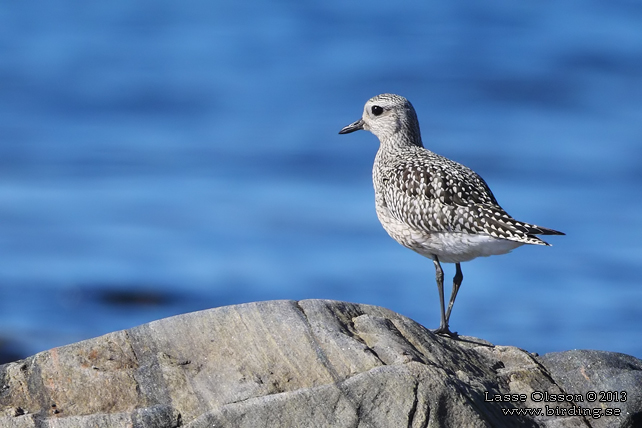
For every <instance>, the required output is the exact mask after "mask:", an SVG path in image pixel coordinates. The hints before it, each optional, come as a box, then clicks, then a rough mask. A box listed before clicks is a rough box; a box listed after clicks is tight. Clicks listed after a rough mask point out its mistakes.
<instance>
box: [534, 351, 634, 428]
mask: <svg viewBox="0 0 642 428" xmlns="http://www.w3.org/2000/svg"><path fill="white" fill-rule="evenodd" d="M540 361H541V362H542V364H544V365H545V366H546V367H547V368H548V370H549V372H550V374H551V377H552V378H553V379H554V380H555V383H557V384H558V385H560V387H561V388H562V389H563V390H565V391H568V392H571V391H572V392H573V393H574V394H575V393H579V394H580V397H581V398H582V399H583V400H584V401H583V402H577V403H576V404H577V405H578V406H581V407H590V408H600V409H621V415H619V416H612V417H599V418H598V417H594V416H591V421H590V422H591V426H592V427H594V428H601V427H612V426H626V427H639V426H642V411H641V410H642V361H640V360H638V359H637V358H634V357H631V356H630V355H625V354H620V353H617V352H604V351H586V350H574V351H566V352H551V353H550V354H546V355H543V356H542V357H541V358H540ZM596 416H597V415H596Z"/></svg>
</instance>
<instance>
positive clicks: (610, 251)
mask: <svg viewBox="0 0 642 428" xmlns="http://www.w3.org/2000/svg"><path fill="white" fill-rule="evenodd" d="M640 22H642V6H641V5H640V3H639V2H637V1H633V0H630V1H627V0H616V1H591V0H586V1H582V2H579V1H573V2H541V1H540V2H534V1H527V2H524V1H521V2H515V1H502V0H491V1H484V2H476V1H457V2H451V1H449V2H445V1H444V2H426V3H425V4H415V3H414V2H389V1H383V0H373V1H370V2H342V1H325V2H321V3H319V2H317V3H314V2H277V1H274V2H265V3H256V2H252V3H250V2H247V3H245V2H233V3H226V2H216V3H214V2H210V1H197V0H194V1H189V2H170V1H157V2H142V1H131V0H127V1H112V2H108V3H95V4H88V3H79V2H72V1H67V2H58V3H57V4H56V5H55V6H54V5H48V4H38V5H37V6H34V5H33V4H31V3H29V2H13V3H11V4H4V5H2V6H0V296H1V299H0V347H2V346H4V347H5V349H11V352H12V353H11V354H10V355H11V356H13V357H16V356H21V355H28V354H31V353H35V352H38V351H41V350H45V349H48V348H50V347H54V346H60V345H64V344H67V343H71V342H74V341H78V340H81V339H85V338H90V337H94V336H98V335H101V334H104V333H107V332H110V331H114V330H118V329H124V328H129V327H133V326H135V325H138V324H142V323H145V322H148V321H152V320H155V319H158V318H162V317H166V316H170V315H175V314H180V313H184V312H188V311H193V310H199V309H205V308H210V307H216V306H221V305H229V304H236V303H243V302H250V301H258V300H268V299H307V298H323V299H337V300H347V301H353V302H361V303H368V304H374V305H381V306H385V307H388V308H390V309H392V310H395V311H397V312H400V313H402V314H404V315H406V316H409V317H411V318H413V319H415V320H416V321H418V322H420V323H422V324H424V325H426V326H428V327H432V328H434V327H436V326H437V325H438V320H439V315H438V307H439V306H438V303H437V291H436V286H435V283H434V269H433V266H432V262H430V261H429V260H427V259H425V258H422V257H421V256H419V255H417V254H415V253H413V252H411V251H409V250H407V249H405V248H403V247H401V246H400V245H398V244H397V243H395V242H394V241H393V240H392V239H390V238H389V237H388V236H387V235H386V233H385V232H384V231H383V229H382V228H381V226H380V225H379V223H378V221H377V219H376V216H375V213H374V201H373V190H372V184H371V181H370V180H371V179H370V171H371V166H372V161H373V158H374V154H375V152H376V149H377V144H378V143H377V141H376V138H375V137H374V136H372V135H371V134H369V133H366V132H360V133H356V134H351V135H347V136H345V135H341V136H340V135H338V134H337V132H338V131H339V129H341V127H343V126H344V125H346V124H348V123H350V122H352V121H354V120H356V119H357V118H358V117H359V116H360V114H361V111H362V108H363V104H364V102H365V101H366V100H367V99H368V98H370V97H371V96H374V95H376V94H378V93H381V92H395V93H399V94H402V95H404V96H406V97H408V98H409V99H410V100H411V101H412V102H413V104H414V105H415V108H416V109H417V111H418V115H419V119H420V122H421V126H422V132H423V137H424V142H425V144H426V146H427V147H429V148H430V149H432V150H433V151H435V152H437V153H440V154H442V155H445V156H448V157H450V158H452V159H455V160H457V161H459V162H461V163H463V164H465V165H467V166H469V167H471V168H473V169H474V170H476V171H477V172H478V173H479V174H480V175H482V176H483V177H484V178H485V179H486V181H487V182H488V183H489V185H490V187H491V188H492V189H493V191H494V193H495V196H496V197H497V199H498V200H499V201H500V203H501V204H502V206H503V207H504V208H505V209H506V210H507V211H508V212H509V213H510V214H511V215H513V216H514V217H516V218H517V219H520V220H524V221H529V222H533V223H536V224H539V225H542V226H546V227H550V228H554V229H558V230H561V231H564V232H566V233H567V236H563V237H550V239H549V242H551V243H552V244H553V247H550V248H544V247H522V248H519V249H517V250H515V251H514V252H513V253H511V254H509V255H505V256H501V257H491V258H483V259H477V260H474V261H472V262H469V263H466V264H464V265H463V271H464V276H465V279H464V283H463V286H462V289H461V292H460V294H459V297H458V300H457V304H456V306H455V309H454V311H453V315H452V319H451V324H452V327H453V329H455V330H457V331H459V332H460V333H462V334H467V335H472V336H479V337H482V338H485V339H487V340H489V341H491V342H494V343H497V344H505V345H516V346H519V347H522V348H525V349H528V350H529V351H532V352H539V353H545V352H550V351H560V350H567V349H574V348H582V349H601V350H610V351H618V352H624V353H628V354H632V355H635V356H637V357H642V340H640V339H641V337H642V335H641V332H642V287H641V278H642V268H641V266H642V233H641V231H642V228H641V227H640V218H641V214H640V213H642V191H641V190H640V185H641V184H642V26H641V25H640ZM445 269H446V274H447V276H449V277H450V276H452V274H453V273H454V268H453V266H452V265H445ZM6 352H9V351H6Z"/></svg>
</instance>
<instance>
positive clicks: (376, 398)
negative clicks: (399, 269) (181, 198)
mask: <svg viewBox="0 0 642 428" xmlns="http://www.w3.org/2000/svg"><path fill="white" fill-rule="evenodd" d="M641 375H642V361H640V360H637V359H635V358H633V357H629V356H625V355H622V354H614V353H604V352H602V353H600V352H595V351H569V352H563V353H555V354H547V355H545V356H543V357H536V356H534V355H532V354H529V353H528V352H525V351H523V350H521V349H518V348H515V347H510V346H494V345H492V344H490V343H488V342H486V341H483V340H480V339H476V338H472V337H460V338H459V339H458V340H454V339H450V338H444V337H440V336H436V335H434V334H433V333H431V332H430V331H428V330H426V329H425V328H424V327H422V326H421V325H419V324H417V323H415V322H414V321H412V320H410V319H408V318H405V317H403V316H401V315H398V314H396V313H394V312H391V311H389V310H387V309H384V308H379V307H374V306H368V305H359V304H351V303H345V302H335V301H326V300H304V301H299V302H295V301H269V302H259V303H249V304H244V305H237V306H228V307H222V308H216V309H210V310H206V311H201V312H195V313H190V314H185V315H180V316H176V317H172V318H167V319H163V320H159V321H155V322H152V323H149V324H145V325H142V326H139V327H136V328H132V329H130V330H125V331H119V332H115V333H111V334H107V335H105V336H102V337H98V338H95V339H90V340H86V341H83V342H79V343H75V344H71V345H68V346H64V347H61V348H55V349H52V350H49V351H46V352H41V353H39V354H37V355H34V356H32V357H29V358H26V359H24V360H21V361H17V362H13V363H9V364H5V365H2V366H0V426H1V427H9V428H13V427H16V428H18V427H19V428H22V427H38V428H43V427H51V428H53V427H55V428H71V427H135V428H142V427H154V428H170V427H190V428H201V427H203V428H204V427H213V426H215V427H252V428H254V427H427V426H457V427H458V426H466V427H512V426H527V427H530V426H543V427H603V426H635V425H634V424H636V423H639V422H640V418H641V415H642V403H641V401H642V399H641V392H640V385H641V380H642V377H641ZM602 390H604V391H607V390H608V391H619V394H620V395H619V397H620V398H622V395H621V391H623V390H626V392H627V393H628V395H627V401H625V402H622V401H619V402H615V401H613V396H611V397H610V398H611V400H610V401H611V402H608V403H605V402H602V403H601V402H599V398H600V397H599V396H598V397H597V398H598V401H595V402H589V401H586V397H587V394H588V395H589V396H590V394H589V392H590V391H602ZM506 394H512V395H511V396H508V395H506ZM520 394H521V396H520ZM546 394H548V395H546ZM559 394H572V397H571V396H568V397H566V395H565V396H563V397H565V398H572V399H574V400H575V401H573V402H568V401H561V402H560V401H551V397H553V396H554V397H555V398H560V396H559ZM598 394H599V392H598ZM580 397H581V398H583V399H585V401H583V402H577V401H578V400H577V399H578V398H580ZM496 399H509V400H511V401H496ZM515 400H517V401H515ZM546 406H548V408H547V407H546ZM578 406H580V407H581V408H585V409H589V410H590V411H593V410H592V409H593V408H599V409H602V410H601V411H602V412H604V411H605V410H604V409H606V408H607V407H608V408H610V409H611V411H612V410H613V409H619V410H620V411H621V414H620V415H619V416H601V417H600V418H595V417H594V416H592V415H584V414H579V415H578V414H577V409H578ZM528 409H534V410H528ZM537 409H541V410H540V412H541V414H527V412H537V411H538V410H537ZM573 409H575V411H573ZM547 410H548V412H547ZM509 412H513V414H506V413H509ZM519 412H523V413H524V414H519ZM551 412H553V413H557V414H550V413H551ZM562 412H565V413H566V414H565V415H561V413H562ZM547 413H548V414H547ZM569 413H572V414H571V415H569Z"/></svg>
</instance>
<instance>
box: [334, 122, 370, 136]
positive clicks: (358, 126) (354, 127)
mask: <svg viewBox="0 0 642 428" xmlns="http://www.w3.org/2000/svg"><path fill="white" fill-rule="evenodd" d="M363 125H364V122H363V119H359V120H357V121H356V122H354V123H351V124H350V125H348V126H346V127H344V128H343V129H341V131H339V134H349V133H351V132H354V131H359V130H360V129H363Z"/></svg>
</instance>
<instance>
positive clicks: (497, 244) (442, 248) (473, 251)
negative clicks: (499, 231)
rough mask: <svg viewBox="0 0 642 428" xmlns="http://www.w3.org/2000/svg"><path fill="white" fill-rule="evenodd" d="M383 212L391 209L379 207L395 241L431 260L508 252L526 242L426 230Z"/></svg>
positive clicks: (449, 260) (450, 260)
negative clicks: (416, 228)
mask: <svg viewBox="0 0 642 428" xmlns="http://www.w3.org/2000/svg"><path fill="white" fill-rule="evenodd" d="M382 211H387V210H385V209H384V210H381V209H378V210H377V214H379V220H380V221H381V225H382V226H383V228H384V229H385V230H386V232H388V234H389V235H390V236H391V237H392V238H393V239H394V240H396V241H397V242H399V243H400V244H401V245H403V246H405V247H407V248H410V249H411V250H413V251H416V252H418V253H419V254H421V255H422V256H425V257H428V258H430V259H434V256H437V257H438V258H439V261H440V262H444V263H460V262H466V261H469V260H472V259H474V258H477V257H488V256H495V255H499V254H506V253H508V252H510V251H511V250H514V249H515V248H517V247H519V246H521V245H524V244H523V243H522V242H515V241H510V240H508V239H501V238H495V237H493V236H490V235H484V234H470V233H462V232H434V233H426V232H423V231H419V230H413V229H412V228H410V227H409V226H408V225H407V224H404V223H400V222H398V221H397V220H395V219H394V218H392V217H390V216H388V215H386V214H387V213H386V212H382ZM381 214H383V215H381Z"/></svg>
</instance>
